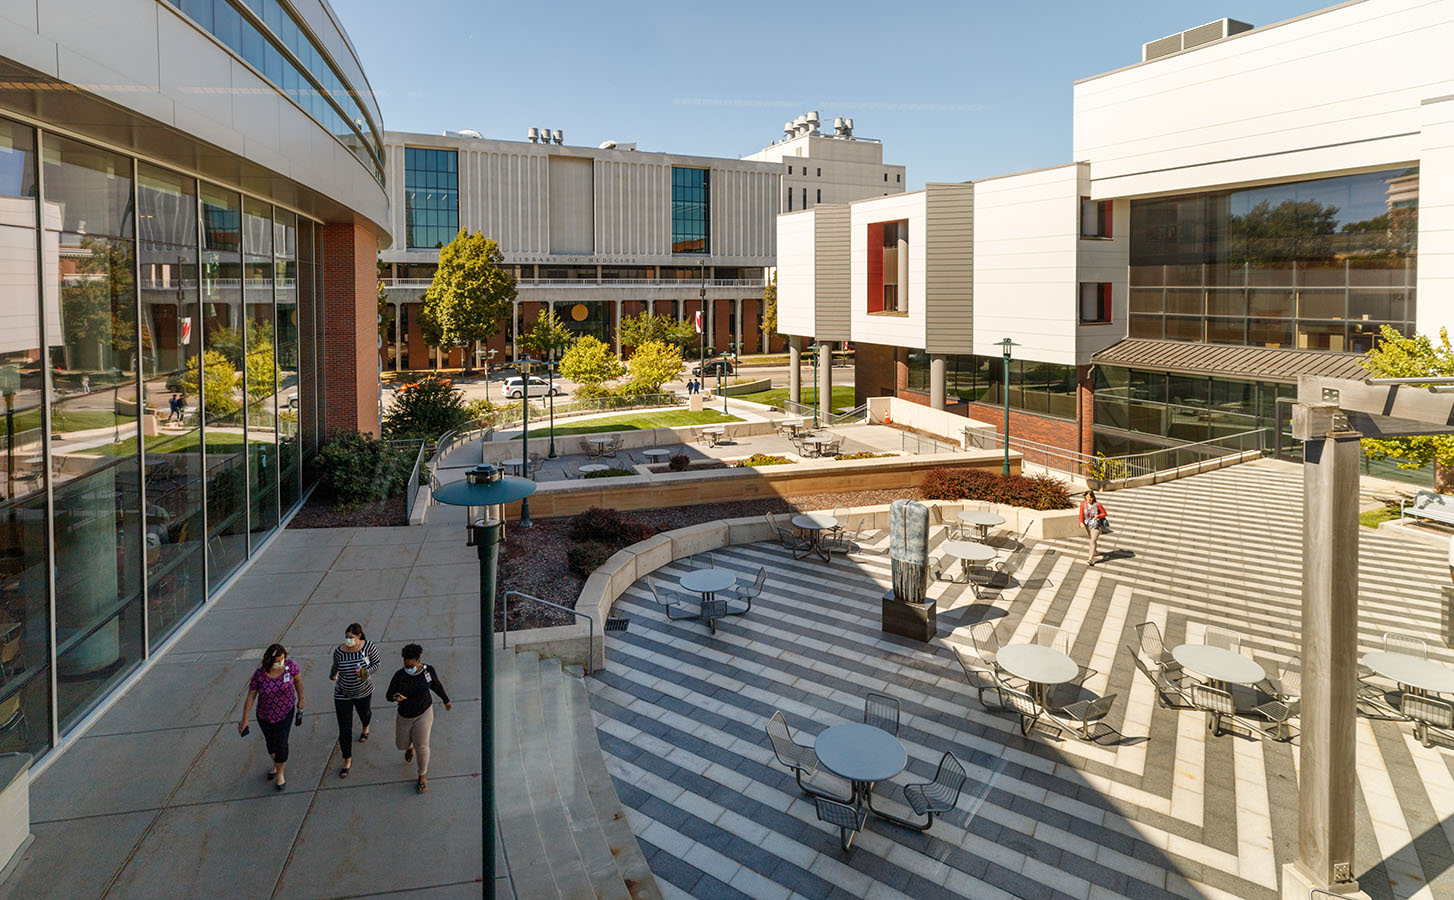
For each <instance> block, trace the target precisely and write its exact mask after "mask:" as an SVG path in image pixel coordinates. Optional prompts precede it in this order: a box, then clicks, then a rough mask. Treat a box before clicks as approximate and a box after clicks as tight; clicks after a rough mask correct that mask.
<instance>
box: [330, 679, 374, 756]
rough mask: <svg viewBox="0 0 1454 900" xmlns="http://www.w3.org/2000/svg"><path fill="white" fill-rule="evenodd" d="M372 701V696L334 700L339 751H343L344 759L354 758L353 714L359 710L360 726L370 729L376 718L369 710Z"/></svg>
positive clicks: (336, 698) (335, 698)
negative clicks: (371, 722) (371, 721)
mask: <svg viewBox="0 0 1454 900" xmlns="http://www.w3.org/2000/svg"><path fill="white" fill-rule="evenodd" d="M372 700H373V695H372V694H368V695H365V696H363V697H357V698H355V699H353V700H343V699H340V698H338V697H334V698H333V711H334V712H336V713H338V749H339V750H342V751H343V758H344V759H352V758H353V713H354V711H355V710H357V711H358V721H359V724H360V725H362V726H363V727H365V728H367V727H369V720H370V719H372V718H373V717H374V713H373V710H372V709H370V708H369V703H370V702H371V701H372Z"/></svg>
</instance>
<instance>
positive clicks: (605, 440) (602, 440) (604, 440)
mask: <svg viewBox="0 0 1454 900" xmlns="http://www.w3.org/2000/svg"><path fill="white" fill-rule="evenodd" d="M614 440H615V438H613V437H589V438H586V443H587V444H595V445H596V446H598V447H601V446H604V445H606V444H609V443H611V442H612V441H614Z"/></svg>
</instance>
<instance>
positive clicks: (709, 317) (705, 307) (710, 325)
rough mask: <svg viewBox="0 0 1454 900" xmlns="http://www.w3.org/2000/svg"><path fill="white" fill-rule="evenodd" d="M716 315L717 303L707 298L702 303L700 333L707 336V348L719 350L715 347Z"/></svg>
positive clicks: (719, 348)
mask: <svg viewBox="0 0 1454 900" xmlns="http://www.w3.org/2000/svg"><path fill="white" fill-rule="evenodd" d="M716 313H717V301H716V300H715V299H713V298H711V297H708V298H707V299H706V300H703V301H702V333H703V334H705V335H706V336H707V338H706V340H707V346H708V347H715V348H716V349H718V350H721V349H722V348H721V347H718V346H717V315H716Z"/></svg>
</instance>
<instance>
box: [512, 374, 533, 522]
mask: <svg viewBox="0 0 1454 900" xmlns="http://www.w3.org/2000/svg"><path fill="white" fill-rule="evenodd" d="M536 362H537V360H534V359H531V358H530V357H528V356H522V357H520V358H519V359H517V360H515V367H516V368H517V369H519V370H520V403H521V410H520V458H521V459H523V460H524V461H525V466H524V468H525V471H526V472H527V473H528V472H529V471H530V367H531V366H533V365H535V363H536ZM520 527H521V528H534V527H535V523H534V522H532V521H530V498H529V497H523V498H521V500H520Z"/></svg>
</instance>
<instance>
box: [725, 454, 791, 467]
mask: <svg viewBox="0 0 1454 900" xmlns="http://www.w3.org/2000/svg"><path fill="white" fill-rule="evenodd" d="M790 462H792V460H790V459H788V458H787V457H786V456H775V455H773V454H771V453H754V454H752V455H751V456H749V457H747V458H746V459H744V460H740V461H738V463H737V468H739V469H753V468H757V467H758V466H781V465H785V464H787V463H790Z"/></svg>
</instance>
